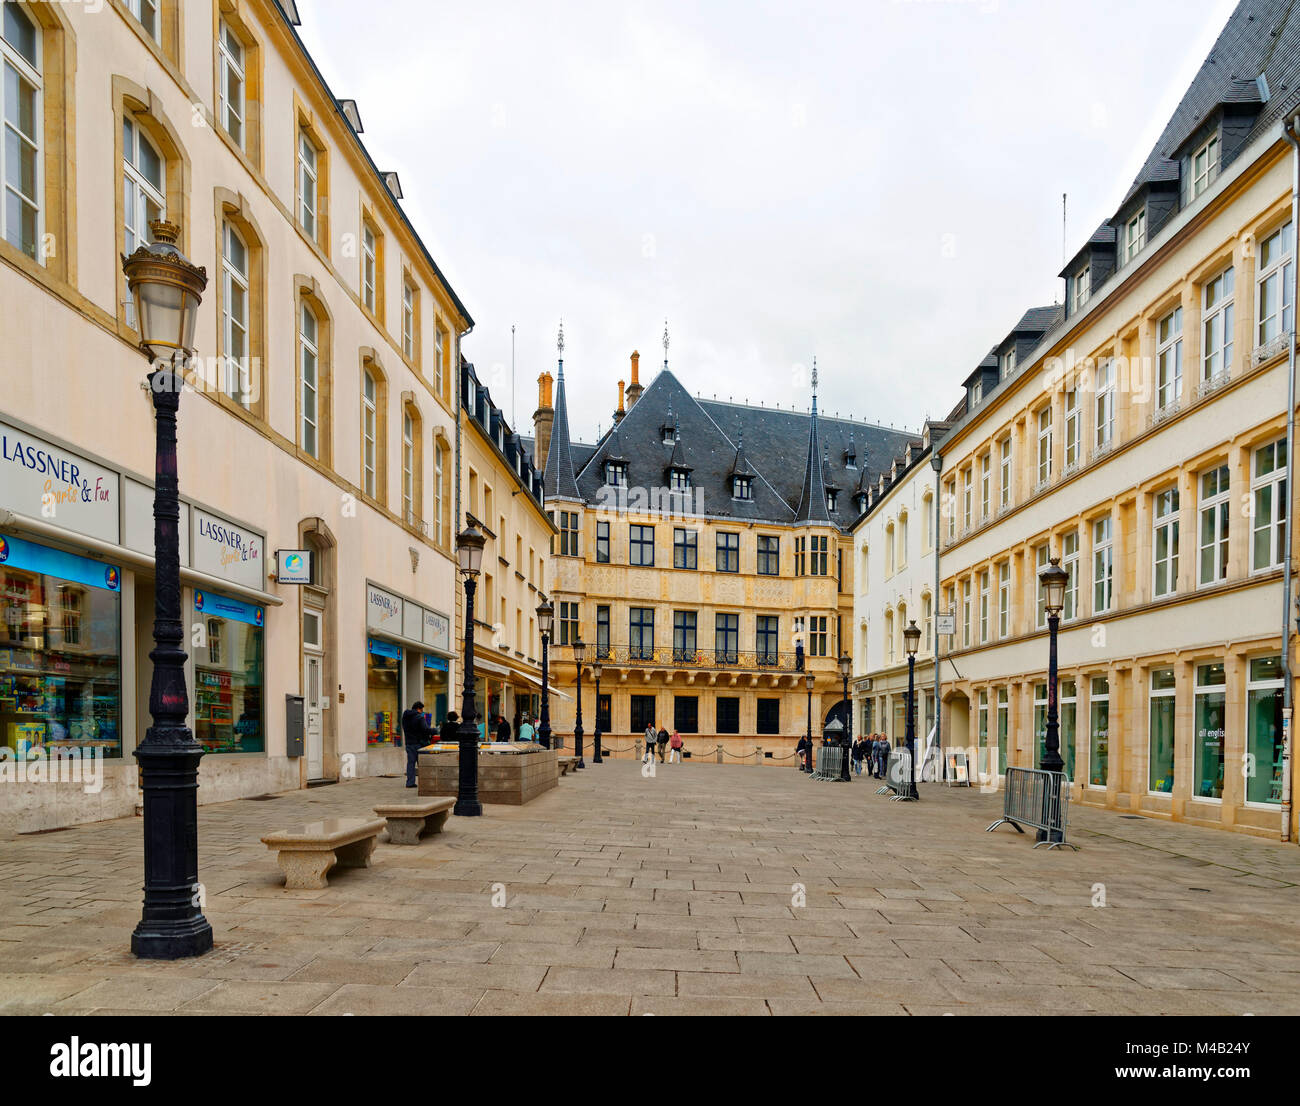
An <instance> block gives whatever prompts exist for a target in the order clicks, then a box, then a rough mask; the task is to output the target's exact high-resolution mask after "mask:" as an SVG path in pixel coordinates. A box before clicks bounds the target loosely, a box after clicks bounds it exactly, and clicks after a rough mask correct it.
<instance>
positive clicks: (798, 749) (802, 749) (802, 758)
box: [794, 734, 812, 772]
mask: <svg viewBox="0 0 1300 1106" xmlns="http://www.w3.org/2000/svg"><path fill="white" fill-rule="evenodd" d="M810 748H812V742H810V741H809V740H808V735H807V734H804V735H803V736H802V737H800V738H799V744H798V745H796V746H795V747H794V751H795V755H796V756H797V757H798V758H799V771H800V772H807V771H809V768H808V750H809V749H810Z"/></svg>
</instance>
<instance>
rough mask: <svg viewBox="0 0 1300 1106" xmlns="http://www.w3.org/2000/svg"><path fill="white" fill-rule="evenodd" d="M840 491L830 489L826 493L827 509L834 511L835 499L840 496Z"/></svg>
mask: <svg viewBox="0 0 1300 1106" xmlns="http://www.w3.org/2000/svg"><path fill="white" fill-rule="evenodd" d="M839 494H840V493H839V492H835V491H830V492H827V493H826V510H827V511H829V512H831V513H834V511H835V501H836V500H837V499H838V498H839Z"/></svg>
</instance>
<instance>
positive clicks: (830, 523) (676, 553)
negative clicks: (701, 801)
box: [535, 347, 908, 766]
mask: <svg viewBox="0 0 1300 1106" xmlns="http://www.w3.org/2000/svg"><path fill="white" fill-rule="evenodd" d="M562 352H563V349H562V347H561V353H562ZM665 352H666V348H665ZM639 360H640V359H639V355H638V354H635V353H634V354H633V355H632V364H631V376H632V381H631V386H630V387H628V389H627V396H628V400H629V401H630V403H629V405H628V406H627V407H626V409H625V408H624V405H623V382H622V381H619V382H618V407H617V408H616V410H615V421H614V425H613V427H612V428H611V429H610V430H609V431H608V432H607V433H605V434H604V435H602V436H601V437H600V439H599V441H598V442H597V443H596V444H595V445H594V446H593V445H584V444H582V443H580V442H577V441H574V440H573V437H572V435H571V431H570V426H569V416H568V408H567V403H566V397H565V381H564V364H563V360H561V362H560V366H559V374H558V379H556V380H554V381H553V380H552V379H551V377H550V374H543V376H542V378H541V389H540V396H539V406H538V412H537V414H536V416H535V424H536V427H537V436H538V442H539V446H540V449H539V455H543V456H545V459H546V463H545V480H546V507H547V510H548V511H549V512H551V513H552V516H553V518H554V520H555V524H556V527H557V529H558V533H557V536H556V539H555V550H554V556H553V557H552V558H551V559H550V563H549V572H550V579H549V591H548V594H549V595H550V596H551V598H552V600H553V602H554V604H555V634H554V646H553V648H552V666H551V671H552V673H553V677H552V678H553V680H554V682H555V684H556V685H557V686H559V687H561V688H562V689H563V691H564V692H565V694H566V695H572V694H573V688H574V683H575V667H574V663H573V655H572V650H571V646H572V644H573V642H574V641H575V640H581V641H583V642H584V643H586V644H587V645H588V650H587V660H588V662H589V663H590V662H591V661H593V660H596V661H599V662H600V664H601V666H602V669H603V673H602V677H601V684H600V697H599V699H597V698H596V689H595V686H594V683H593V681H592V678H591V675H590V672H589V671H588V672H585V674H584V679H583V689H582V694H583V728H584V731H585V733H586V735H587V743H588V744H587V751H588V752H589V751H590V740H591V736H592V734H593V731H594V730H595V728H596V727H599V728H600V730H601V732H602V733H603V734H604V735H605V736H606V738H607V739H608V743H609V744H612V745H613V747H615V748H616V749H618V750H630V749H631V748H632V746H633V742H634V740H635V739H636V738H638V737H640V736H642V735H643V734H644V732H645V729H646V726H648V725H653V726H655V727H663V728H665V729H667V730H668V731H670V732H671V731H672V730H674V729H676V730H677V731H679V732H680V733H681V734H682V737H683V740H684V742H685V747H686V749H687V750H688V751H690V752H692V753H694V754H695V755H710V756H713V755H716V754H715V752H714V751H715V750H717V749H719V748H721V749H722V755H723V758H724V761H725V762H728V763H730V762H736V761H742V760H744V761H750V762H753V761H754V760H755V758H756V755H757V754H756V749H758V748H761V749H762V750H763V759H764V762H768V758H769V755H770V762H771V763H774V764H781V765H785V766H791V765H793V764H794V760H793V758H792V755H791V754H792V753H793V749H794V746H795V744H796V742H797V741H798V740H799V737H800V736H802V735H803V734H805V733H806V732H807V731H808V729H809V727H810V723H811V729H812V731H813V733H814V734H815V735H817V736H820V735H821V733H822V730H823V727H824V724H825V723H826V722H827V721H828V720H829V718H830V717H831V716H832V715H834V716H837V717H841V718H843V717H844V716H846V715H847V712H848V706H847V703H846V702H845V696H844V690H843V682H842V678H841V676H840V672H839V663H838V662H839V656H840V654H841V652H843V651H845V650H851V649H852V640H851V638H852V635H851V633H848V632H846V631H847V630H848V629H849V627H850V625H851V618H852V611H853V606H852V604H853V579H852V573H853V564H852V560H853V558H852V545H851V541H850V538H849V535H848V532H847V531H848V525H849V523H850V522H851V521H852V519H853V518H854V517H855V515H856V514H857V513H858V511H859V509H860V508H859V504H860V503H862V502H863V501H864V497H865V495H866V490H867V488H868V487H869V486H871V485H872V483H873V482H874V480H875V478H876V476H878V469H877V468H876V467H875V466H876V464H877V463H878V462H877V460H876V458H878V457H880V456H885V455H892V452H893V451H894V450H895V449H897V448H899V447H900V446H901V445H902V444H903V443H904V442H905V441H906V440H907V437H908V436H907V435H906V434H904V433H903V432H900V431H891V430H887V429H883V428H881V427H877V426H873V425H871V424H868V423H864V422H855V421H852V420H848V419H840V418H828V417H826V416H824V415H819V414H818V412H817V405H816V395H815V388H816V371H815V369H814V373H813V387H814V395H813V398H812V406H811V410H808V411H802V410H801V411H792V410H788V409H784V410H783V409H780V408H773V407H753V406H749V405H744V404H735V403H729V402H728V403H724V402H720V401H718V400H708V399H702V398H700V397H698V396H694V395H692V394H691V393H690V392H689V391H688V390H687V389H686V388H685V387H684V385H683V384H682V383H681V381H679V380H678V378H677V376H676V375H675V374H674V373H673V372H672V371H670V370H669V368H668V363H667V358H666V357H665V361H664V368H663V371H662V372H660V373H658V374H657V375H656V376H655V378H654V379H653V380H652V381H651V382H650V383H649V384H648V385H645V386H643V385H642V384H641V383H640V379H639V376H640V364H639ZM610 383H611V384H612V383H613V382H612V381H611V382H610ZM552 384H554V385H555V394H554V397H553V402H552V394H551V387H552ZM585 384H586V381H584V385H585ZM612 391H613V389H612V388H611V392H612ZM808 674H811V675H812V676H813V677H814V686H813V688H812V691H811V694H810V693H809V690H808V688H807V686H806V684H805V677H806V676H807V675H808ZM574 721H575V704H574V703H573V702H572V701H571V700H568V699H565V700H562V701H561V702H559V703H558V704H552V724H553V726H554V728H555V729H556V731H557V732H559V733H561V734H564V735H567V734H568V733H570V732H571V730H572V728H573V723H574Z"/></svg>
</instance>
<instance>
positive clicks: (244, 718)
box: [193, 591, 266, 753]
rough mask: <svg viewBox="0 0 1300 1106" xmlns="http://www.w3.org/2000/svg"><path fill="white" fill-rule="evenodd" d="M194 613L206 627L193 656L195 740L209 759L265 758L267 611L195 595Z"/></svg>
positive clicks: (202, 593)
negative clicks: (245, 755) (233, 755)
mask: <svg viewBox="0 0 1300 1106" xmlns="http://www.w3.org/2000/svg"><path fill="white" fill-rule="evenodd" d="M194 613H195V619H196V621H197V622H199V623H200V625H201V626H202V627H203V635H202V638H201V639H200V640H201V642H202V644H200V645H198V646H196V647H195V648H194V650H193V652H194V738H195V740H196V741H198V743H199V744H200V745H202V746H203V748H204V751H205V752H207V753H262V752H265V751H266V736H265V729H264V711H263V680H264V674H265V673H264V663H263V656H264V648H265V641H264V635H265V629H264V622H265V610H264V609H263V608H262V607H258V606H254V605H253V604H251V603H244V602H241V601H240V600H238V599H230V598H227V597H226V596H224V595H216V594H214V593H212V592H210V591H195V593H194Z"/></svg>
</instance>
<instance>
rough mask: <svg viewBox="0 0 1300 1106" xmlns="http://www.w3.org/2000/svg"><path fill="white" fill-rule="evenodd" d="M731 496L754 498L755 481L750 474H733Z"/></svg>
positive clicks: (733, 497)
mask: <svg viewBox="0 0 1300 1106" xmlns="http://www.w3.org/2000/svg"><path fill="white" fill-rule="evenodd" d="M731 498H732V499H753V498H754V481H753V478H752V477H749V476H733V477H732V478H731Z"/></svg>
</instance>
